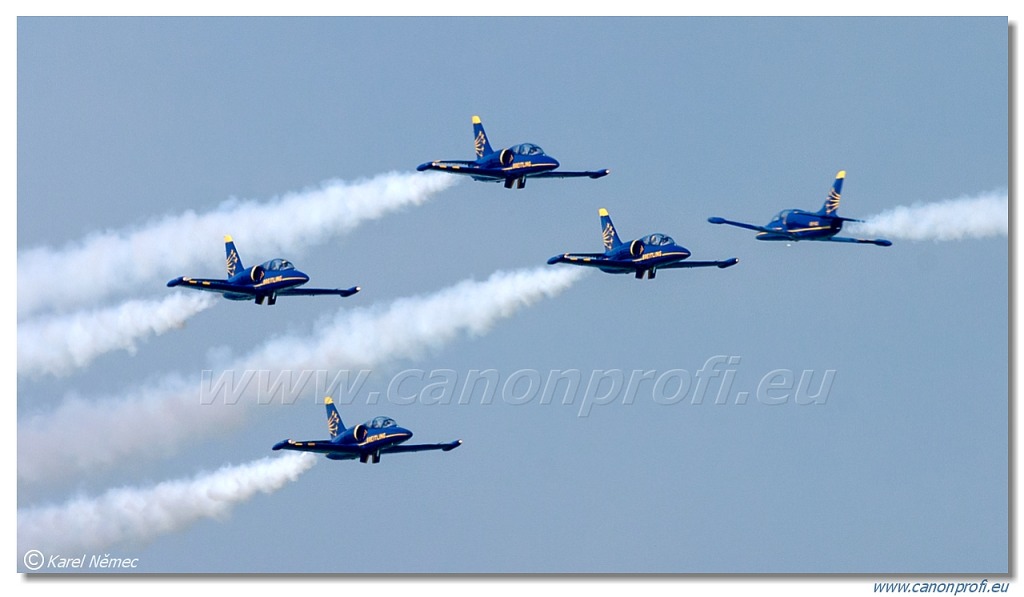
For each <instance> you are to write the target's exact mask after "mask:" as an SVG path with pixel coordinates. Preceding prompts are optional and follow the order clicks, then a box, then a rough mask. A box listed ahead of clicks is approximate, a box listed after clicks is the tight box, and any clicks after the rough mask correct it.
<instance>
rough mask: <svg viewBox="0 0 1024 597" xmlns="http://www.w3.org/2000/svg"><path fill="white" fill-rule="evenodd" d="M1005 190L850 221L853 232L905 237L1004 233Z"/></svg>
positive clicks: (1006, 221) (1006, 213)
mask: <svg viewBox="0 0 1024 597" xmlns="http://www.w3.org/2000/svg"><path fill="white" fill-rule="evenodd" d="M1008 209H1009V208H1008V200H1007V193H1006V191H993V192H990V193H985V194H982V195H979V196H977V197H961V198H959V199H948V200H946V201H939V202H936V203H915V204H913V205H911V206H900V207H895V208H893V209H890V210H888V211H885V212H882V213H880V214H878V215H876V216H872V217H870V218H867V221H865V222H864V223H851V224H850V225H849V230H850V231H851V232H853V233H854V234H859V235H861V234H863V235H881V236H886V237H889V238H892V239H905V240H934V241H940V240H941V241H945V240H963V239H969V238H989V237H993V236H1006V235H1007V234H1008V229H1009V211H1008Z"/></svg>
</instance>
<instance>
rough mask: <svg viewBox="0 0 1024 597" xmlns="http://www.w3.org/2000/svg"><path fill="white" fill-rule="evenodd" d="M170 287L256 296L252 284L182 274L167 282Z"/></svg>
mask: <svg viewBox="0 0 1024 597" xmlns="http://www.w3.org/2000/svg"><path fill="white" fill-rule="evenodd" d="M167 286H169V287H172V288H173V287H175V286H184V287H186V288H195V289H196V290H207V291H209V292H219V293H221V294H224V293H228V292H230V293H237V294H248V295H250V296H256V293H255V291H253V289H252V286H242V285H241V284H232V283H231V282H228V281H227V280H211V279H207V278H189V277H188V276H182V277H180V278H175V279H173V280H171V281H170V282H168V283H167Z"/></svg>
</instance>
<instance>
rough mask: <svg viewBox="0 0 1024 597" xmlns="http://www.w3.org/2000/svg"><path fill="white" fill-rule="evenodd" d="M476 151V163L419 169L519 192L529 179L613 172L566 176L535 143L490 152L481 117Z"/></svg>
mask: <svg viewBox="0 0 1024 597" xmlns="http://www.w3.org/2000/svg"><path fill="white" fill-rule="evenodd" d="M473 147H474V149H475V150H476V159H475V160H435V161H433V162H427V163H425V164H420V165H419V166H417V167H416V169H417V170H419V171H420V172H422V171H424V170H440V171H441V172H450V173H452V174H465V175H467V176H471V177H472V178H473V180H479V181H484V182H502V183H504V185H505V188H506V189H511V188H512V185H515V186H516V188H517V189H521V188H523V187H525V186H526V179H527V178H579V177H584V176H586V177H590V178H601V177H602V176H607V175H608V173H609V172H610V170H588V171H586V172H565V171H560V170H556V168H558V166H559V163H558V160H556V159H555V158H553V157H551V156H549V155H547V154H546V153H544V150H543V149H541V148H540V147H539V146H537V145H534V144H533V143H521V144H519V145H513V146H512V147H508V148H506V149H502V150H500V151H494V150H493V149H491V144H490V142H488V141H487V133H485V132H484V125H483V123H481V122H480V117H479V116H474V117H473Z"/></svg>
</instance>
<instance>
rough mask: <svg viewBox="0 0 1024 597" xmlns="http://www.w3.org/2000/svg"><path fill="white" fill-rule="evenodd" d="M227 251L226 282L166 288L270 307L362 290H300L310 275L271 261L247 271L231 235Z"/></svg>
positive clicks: (194, 281)
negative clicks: (283, 299)
mask: <svg viewBox="0 0 1024 597" xmlns="http://www.w3.org/2000/svg"><path fill="white" fill-rule="evenodd" d="M224 252H225V253H226V254H227V267H228V278H227V279H226V280H211V279H206V278H189V277H188V276H182V277H180V278H175V279H173V280H171V281H170V282H168V283H167V285H168V286H171V287H174V286H184V287H185V288H195V289H196V290H207V291H209V292H219V293H221V294H223V295H224V298H226V299H230V300H233V301H247V300H255V301H256V304H257V305H262V304H263V300H264V299H266V301H267V304H268V305H273V304H274V303H276V302H277V297H279V296H297V295H301V296H313V295H318V294H334V295H337V296H343V297H344V296H352V295H353V294H355V293H357V292H359V290H360V289H359V287H358V286H353V287H352V288H346V289H339V288H330V289H328V288H299V287H300V286H302V285H303V284H305V283H306V282H308V281H309V276H307V275H306V274H304V273H302V272H300V271H299V270H297V269H295V266H294V265H292V263H291V262H290V261H287V260H285V259H271V260H270V261H265V262H263V263H261V264H259V265H254V266H252V267H250V268H246V267H245V266H244V265H242V260H241V259H240V258H239V257H238V251H237V250H235V242H234V240H232V238H231V237H230V236H225V237H224Z"/></svg>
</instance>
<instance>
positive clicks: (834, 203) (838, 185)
mask: <svg viewBox="0 0 1024 597" xmlns="http://www.w3.org/2000/svg"><path fill="white" fill-rule="evenodd" d="M845 178H846V170H840V171H839V174H836V181H835V182H834V183H832V190H831V191H830V192H829V194H828V199H826V200H825V205H822V206H821V209H820V210H818V215H820V216H834V215H835V214H836V211H837V210H838V209H839V196H840V194H841V193H842V191H843V179H845Z"/></svg>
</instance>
